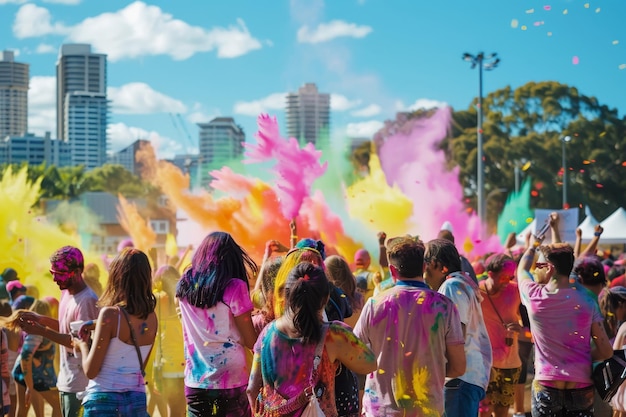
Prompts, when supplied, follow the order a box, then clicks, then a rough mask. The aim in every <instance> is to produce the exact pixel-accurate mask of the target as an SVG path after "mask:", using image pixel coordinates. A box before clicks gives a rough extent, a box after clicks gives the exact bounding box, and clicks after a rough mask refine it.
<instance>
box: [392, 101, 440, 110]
mask: <svg viewBox="0 0 626 417" xmlns="http://www.w3.org/2000/svg"><path fill="white" fill-rule="evenodd" d="M447 106H448V103H446V102H445V101H438V100H431V99H429V98H420V99H417V100H416V101H415V103H413V104H411V105H410V106H408V107H405V106H404V103H403V102H402V101H398V102H396V108H397V110H398V111H415V110H420V109H423V110H430V109H436V108H441V107H447Z"/></svg>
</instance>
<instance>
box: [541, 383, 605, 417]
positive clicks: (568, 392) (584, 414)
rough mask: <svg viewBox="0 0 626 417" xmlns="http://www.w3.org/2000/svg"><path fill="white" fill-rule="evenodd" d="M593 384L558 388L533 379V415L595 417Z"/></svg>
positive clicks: (543, 416) (546, 416)
mask: <svg viewBox="0 0 626 417" xmlns="http://www.w3.org/2000/svg"><path fill="white" fill-rule="evenodd" d="M593 391H594V390H593V385H591V386H589V387H585V388H576V389H558V388H552V387H547V386H545V385H542V384H541V383H540V382H539V381H536V380H535V381H533V385H532V396H531V406H532V409H531V411H532V415H533V417H557V416H558V417H593V415H594V413H593Z"/></svg>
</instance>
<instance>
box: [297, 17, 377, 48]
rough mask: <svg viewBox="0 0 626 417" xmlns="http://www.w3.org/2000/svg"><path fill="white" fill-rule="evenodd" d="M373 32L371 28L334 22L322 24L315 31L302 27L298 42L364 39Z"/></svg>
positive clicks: (305, 26) (299, 30) (341, 21)
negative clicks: (348, 38) (345, 38)
mask: <svg viewBox="0 0 626 417" xmlns="http://www.w3.org/2000/svg"><path fill="white" fill-rule="evenodd" d="M371 31H372V28H371V27H370V26H359V25H357V24H356V23H348V22H344V21H343V20H333V21H330V22H328V23H320V24H319V25H317V28H315V29H310V28H309V27H308V26H307V25H304V26H302V27H301V28H300V29H298V42H300V43H321V42H328V41H330V40H332V39H335V38H340V37H350V38H363V37H365V36H367V35H368V34H369V33H370V32H371Z"/></svg>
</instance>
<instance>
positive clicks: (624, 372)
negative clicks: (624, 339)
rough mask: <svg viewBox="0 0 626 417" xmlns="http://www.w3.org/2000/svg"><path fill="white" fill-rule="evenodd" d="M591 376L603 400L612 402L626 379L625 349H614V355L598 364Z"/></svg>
mask: <svg viewBox="0 0 626 417" xmlns="http://www.w3.org/2000/svg"><path fill="white" fill-rule="evenodd" d="M591 378H592V379H593V385H594V386H595V387H596V390H597V391H598V394H600V397H601V398H602V400H604V401H606V402H610V401H611V398H613V396H614V395H615V393H616V392H617V389H618V388H619V387H620V385H622V382H624V381H625V380H626V355H625V354H624V349H619V350H615V351H613V356H612V357H610V358H609V359H607V360H605V361H602V362H600V363H599V364H598V365H596V366H595V368H594V369H593V373H592V375H591Z"/></svg>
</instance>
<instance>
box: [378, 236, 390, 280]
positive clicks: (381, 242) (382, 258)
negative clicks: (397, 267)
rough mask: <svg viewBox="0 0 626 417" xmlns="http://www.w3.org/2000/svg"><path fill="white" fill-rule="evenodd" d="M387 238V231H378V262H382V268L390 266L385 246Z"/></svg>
mask: <svg viewBox="0 0 626 417" xmlns="http://www.w3.org/2000/svg"><path fill="white" fill-rule="evenodd" d="M385 240H387V233H385V232H378V259H379V261H378V262H379V263H380V266H381V268H388V267H389V261H388V260H387V246H385ZM383 272H384V271H383Z"/></svg>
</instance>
